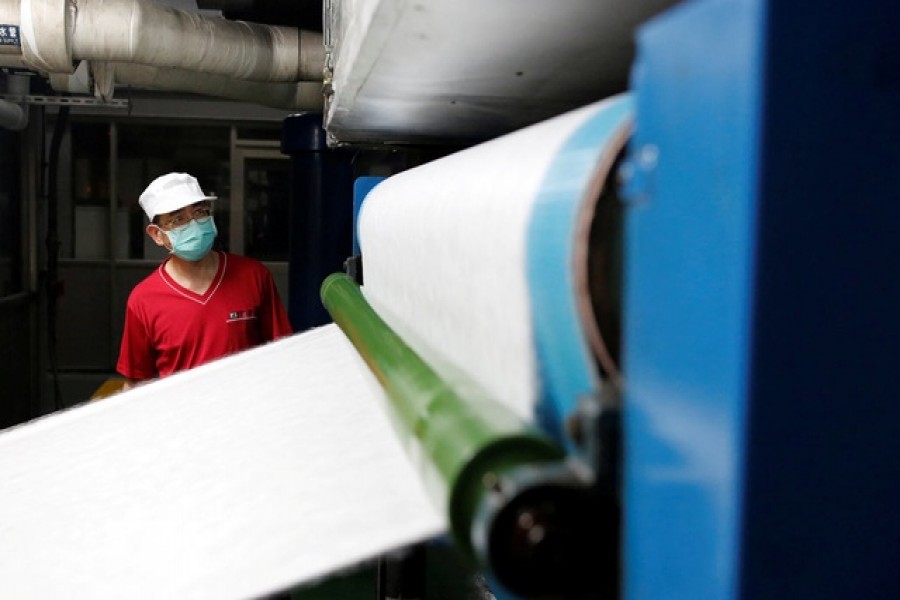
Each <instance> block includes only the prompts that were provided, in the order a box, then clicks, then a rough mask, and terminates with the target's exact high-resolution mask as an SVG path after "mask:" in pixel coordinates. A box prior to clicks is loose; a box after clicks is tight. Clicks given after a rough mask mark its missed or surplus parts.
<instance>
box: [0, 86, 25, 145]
mask: <svg viewBox="0 0 900 600" xmlns="http://www.w3.org/2000/svg"><path fill="white" fill-rule="evenodd" d="M30 84H31V79H30V78H29V77H28V76H27V75H12V74H9V75H7V76H6V93H7V94H8V95H10V96H19V97H22V98H24V97H25V96H27V95H28V92H29V90H30V87H31V86H30ZM27 126H28V107H27V106H25V105H23V104H18V103H16V102H10V101H8V100H0V127H3V128H4V129H12V130H13V131H22V130H23V129H25V128H26V127H27Z"/></svg>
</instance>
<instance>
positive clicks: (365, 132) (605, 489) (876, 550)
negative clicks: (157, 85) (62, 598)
mask: <svg viewBox="0 0 900 600" xmlns="http://www.w3.org/2000/svg"><path fill="white" fill-rule="evenodd" d="M23 2H24V0H23ZM479 4H481V3H479ZM496 4H497V6H496V7H493V8H488V7H483V6H479V8H478V9H477V10H476V9H475V8H473V5H472V4H468V3H459V2H435V3H429V2H420V3H416V2H401V1H399V0H397V1H390V0H383V1H380V2H379V1H372V2H363V1H360V2H336V1H332V2H325V3H324V26H325V27H324V32H323V38H322V45H323V47H324V53H323V55H322V56H321V61H322V66H323V70H322V72H323V76H322V79H323V81H322V82H321V83H322V86H323V88H322V89H323V92H324V93H323V97H322V100H323V103H322V105H321V107H311V105H305V106H306V108H321V111H322V112H321V113H319V112H317V111H312V112H309V111H307V112H304V113H303V114H298V115H295V116H292V117H290V118H288V119H287V120H286V122H285V130H284V131H285V133H284V138H283V141H282V146H283V149H284V151H285V152H286V153H288V154H290V155H291V156H292V161H293V163H292V164H293V168H294V173H295V176H297V177H298V180H301V179H302V181H304V182H305V183H304V184H303V185H306V188H305V189H304V191H303V194H304V199H302V200H301V199H299V198H298V199H296V200H297V202H298V203H300V202H303V203H307V204H303V213H302V214H303V216H304V218H303V219H298V220H296V221H294V225H295V226H296V227H300V228H304V229H315V230H317V231H318V232H319V233H318V234H317V233H316V232H315V231H306V234H305V235H304V236H303V240H304V241H303V244H302V245H301V246H295V253H294V254H293V255H292V264H291V274H292V279H291V302H292V319H303V328H305V327H310V328H318V327H326V326H327V327H334V326H330V325H326V323H328V322H329V321H332V320H333V321H334V323H335V324H336V327H338V328H340V330H341V331H342V332H343V335H344V336H345V337H346V339H348V340H349V341H350V342H351V344H352V346H353V349H354V352H355V353H357V354H358V356H359V357H360V358H361V361H362V363H365V365H366V368H367V369H368V371H367V372H370V373H371V374H372V375H373V377H374V379H376V380H377V381H378V383H379V385H380V386H381V389H383V393H384V396H385V397H386V398H387V399H388V407H389V412H390V414H391V419H392V422H393V425H394V427H395V429H394V431H395V433H396V435H397V436H398V437H399V438H400V439H401V440H402V445H403V447H404V448H405V449H406V450H408V451H409V455H410V457H411V459H412V461H413V462H414V463H415V466H416V469H417V471H416V472H417V474H418V476H419V477H420V478H421V481H422V482H424V483H423V486H424V487H426V488H428V490H429V492H430V493H431V494H432V496H431V497H432V498H433V499H434V500H435V502H436V504H437V505H438V506H439V507H440V509H441V511H443V514H444V515H446V533H449V535H450V537H451V539H452V541H453V543H454V544H455V545H456V546H457V547H458V548H459V549H460V550H461V551H462V552H463V553H464V554H465V555H466V556H468V557H469V558H470V559H471V561H472V564H473V565H474V568H476V569H478V570H480V571H481V572H483V573H484V574H485V575H486V576H487V577H488V581H489V583H490V584H491V587H492V589H493V591H494V593H495V594H496V595H497V597H498V598H519V597H521V598H530V597H535V598H547V597H554V598H555V597H558V598H612V597H618V598H623V599H630V600H631V599H644V598H653V599H656V598H691V599H693V598H704V599H707V598H708V599H722V600H724V599H732V598H735V599H736V598H741V599H756V598H766V599H770V598H807V597H809V598H896V597H898V596H900V578H898V576H897V574H896V566H895V563H896V562H897V557H900V512H898V511H897V510H896V507H895V505H896V498H897V496H898V493H900V460H898V459H900V443H898V440H900V436H898V434H900V403H898V402H897V396H898V393H897V390H898V389H900V379H898V374H897V373H898V370H897V368H896V362H897V360H898V357H900V327H898V317H897V310H896V307H897V306H900V284H898V278H897V277H896V273H897V269H898V265H900V235H898V234H900V229H898V227H900V203H898V202H896V201H894V199H895V198H896V197H897V190H898V189H900V171H898V170H897V168H896V165H897V164H900V109H898V107H900V77H898V73H900V45H898V44H897V43H896V39H897V35H898V34H900V10H898V8H897V6H895V4H896V3H894V2H891V1H890V0H875V1H873V2H870V3H868V4H865V5H861V4H860V3H851V2H846V1H843V0H840V1H834V2H830V3H827V6H823V5H821V4H817V5H816V6H814V7H810V6H806V5H804V3H798V2H793V3H786V2H770V1H766V0H730V1H728V0H697V1H691V2H678V3H676V2H662V1H661V2H649V1H648V2H632V3H599V4H602V7H600V6H598V3H596V2H591V1H589V0H585V1H581V2H574V1H573V2H565V3H552V4H553V8H552V10H550V9H549V8H545V9H543V10H540V9H538V8H537V6H538V4H541V3H537V2H534V3H527V2H526V3H517V2H512V1H510V2H498V3H496ZM520 4H523V5H526V6H525V8H523V7H522V6H520ZM545 4H549V3H545ZM530 11H533V12H530ZM513 14H516V15H518V17H517V18H518V19H521V20H522V21H520V22H522V23H523V24H522V29H514V28H506V27H505V23H506V22H507V21H508V20H510V18H511V15H513ZM601 14H602V15H603V17H604V18H599V16H598V15H601ZM460 31H462V32H463V33H462V34H459V33H458V32H460ZM454 34H455V35H454ZM236 35H237V34H236ZM564 38H565V39H566V40H567V42H568V43H566V44H563V43H562V42H559V40H562V39H564ZM631 41H633V42H634V45H633V46H631V45H630V42H631ZM454 42H455V43H454ZM557 42H559V43H557ZM75 47H76V48H81V49H80V50H78V51H82V52H86V50H85V46H77V45H76V46H75ZM448 47H449V50H448ZM575 49H579V50H583V54H579V53H578V52H576V51H575ZM29 51H30V50H29ZM60 52H62V50H60ZM457 53H460V55H461V56H465V57H466V58H467V60H465V61H464V60H454V58H453V57H457ZM63 54H64V53H63ZM64 56H65V58H67V59H68V60H69V61H70V62H71V59H72V56H71V55H65V54H64ZM85 56H89V55H88V54H85ZM29 60H31V59H29ZM47 60H48V61H49V60H50V59H47ZM117 60H118V59H117ZM301 62H302V61H301ZM179 68H181V67H179ZM103 69H107V70H106V71H104V70H103ZM115 71H116V72H117V73H118V72H121V73H122V74H124V75H123V76H124V77H127V78H130V79H129V80H131V81H137V80H138V77H139V76H143V75H142V74H141V73H140V72H139V70H138V69H132V68H122V69H121V71H120V70H119V68H118V67H116V69H115ZM108 72H109V69H108V68H107V67H102V68H100V69H99V70H98V71H96V72H95V73H94V77H95V78H96V77H98V75H99V74H101V73H108ZM221 72H222V73H224V72H225V67H222V69H221ZM220 75H221V73H220ZM220 75H210V77H211V78H213V79H214V78H215V77H218V76H220ZM108 81H109V83H108V85H107V88H106V89H107V92H108V93H109V94H111V93H112V90H113V89H114V84H113V83H112V80H108ZM141 81H146V80H143V79H141ZM306 83H308V82H305V83H304V85H303V86H301V87H302V88H303V89H304V90H306V89H307V87H308V86H307V85H306ZM198 85H199V84H198ZM298 89H299V88H298ZM258 92H259V90H258V89H257V88H253V89H250V90H248V91H246V92H244V91H242V92H241V93H242V94H244V93H248V94H253V93H258ZM110 97H111V96H110ZM279 98H282V97H281V96H279ZM320 114H321V118H319V116H318V115H320ZM310 115H313V116H310ZM410 143H416V144H437V143H444V144H447V145H448V146H449V145H451V144H452V145H456V146H462V149H459V150H456V149H454V151H452V152H450V151H448V152H447V153H446V155H445V156H443V157H441V158H439V159H436V160H434V161H429V162H426V163H425V164H422V165H419V166H416V167H415V168H412V169H408V170H405V171H403V172H401V173H397V174H392V175H391V176H388V177H384V178H377V179H375V180H371V181H369V180H366V181H363V182H362V183H363V184H364V185H361V186H359V187H358V188H357V197H356V198H355V201H354V198H352V197H350V196H349V195H348V194H347V190H348V189H350V188H349V187H347V186H343V187H341V191H336V192H335V194H334V195H331V194H330V192H328V193H325V194H323V195H320V196H318V197H317V198H316V199H314V200H312V201H311V200H309V198H308V196H309V189H311V188H316V189H319V190H321V189H323V188H322V186H320V185H319V184H320V183H323V182H324V183H323V185H325V186H328V185H334V184H335V182H337V181H345V180H346V178H348V177H349V175H350V171H349V162H348V161H349V159H348V158H347V155H342V154H341V153H342V152H344V151H345V150H347V149H348V148H355V147H365V146H366V145H371V144H397V145H400V146H402V145H403V144H410ZM309 152H315V153H317V154H315V155H312V154H309ZM301 174H302V178H301V177H300V175H301ZM310 182H312V183H310ZM357 183H360V182H357ZM335 198H339V201H336V200H335ZM309 202H312V204H308V203H309ZM298 205H299V204H298ZM312 215H315V221H314V226H312V225H313V224H312V222H311V221H310V217H311V216H312ZM322 231H328V232H335V233H334V234H333V235H321V232H322ZM299 335H303V334H299ZM285 348H286V349H287V346H285ZM265 350H266V351H268V352H271V351H272V349H265ZM276 350H277V348H276ZM260 356H262V355H260ZM347 360H351V359H347ZM362 363H360V364H362ZM234 364H237V363H234ZM347 364H355V363H352V361H351V362H348V363H347ZM204 373H209V374H210V379H212V375H213V374H214V372H213V371H212V370H207V371H203V370H202V368H201V369H198V374H197V375H196V377H195V378H193V379H192V380H191V381H195V382H196V380H197V378H202V377H203V376H204ZM183 381H184V382H185V385H193V384H191V383H190V381H188V380H187V379H183ZM161 383H162V385H164V386H166V387H165V389H166V390H174V389H177V388H175V387H174V386H175V385H176V384H177V381H176V382H174V383H167V382H161ZM152 385H156V384H152ZM161 389H162V388H161ZM272 389H274V388H272ZM139 393H140V392H139ZM114 406H115V407H116V410H123V411H124V410H127V409H126V408H123V403H119V404H116V405H114ZM91 410H92V411H93V412H91V413H90V414H91V415H94V416H97V415H99V412H100V411H99V409H97V408H91ZM111 410H112V409H111ZM92 418H93V417H92ZM97 418H99V416H98V417H97ZM61 422H62V421H59V423H61ZM47 429H48V428H47V427H45V428H44V429H43V430H38V429H35V430H33V431H46V430H47ZM25 437H26V436H24V435H23V433H22V432H19V433H18V434H13V435H7V436H6V437H5V439H4V436H3V435H0V444H3V443H5V444H6V446H5V447H6V448H8V449H15V448H16V444H18V443H20V441H21V440H23V439H24V438H25ZM32 437H35V436H32ZM0 447H2V446H0ZM4 464H5V463H3V462H2V461H0V472H2V470H3V469H4V468H7V467H4V466H3V465H4ZM9 468H12V467H9ZM35 477H37V476H35ZM29 481H31V480H29ZM35 481H36V479H35ZM0 496H2V494H0ZM22 497H24V496H22ZM359 500H360V501H364V500H365V499H362V498H361V499H359ZM0 502H2V500H0ZM426 529H427V528H426ZM2 531H3V529H2V526H0V548H2V544H3V542H2V538H3V535H2ZM431 531H432V533H433V532H434V531H433V530H431ZM413 537H415V536H413ZM408 541H409V543H411V544H414V543H419V542H421V541H422V539H421V537H417V538H416V539H410V540H408ZM391 549H392V548H383V549H381V550H383V551H387V550H391ZM11 555H12V553H7V554H6V555H4V554H2V550H0V557H3V556H11ZM0 568H2V562H0ZM320 574H321V573H320ZM281 582H282V583H284V582H283V581H281ZM104 591H106V590H104ZM200 595H202V594H200Z"/></svg>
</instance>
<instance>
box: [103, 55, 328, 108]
mask: <svg viewBox="0 0 900 600" xmlns="http://www.w3.org/2000/svg"><path fill="white" fill-rule="evenodd" d="M91 68H92V70H93V71H94V77H95V78H96V79H101V80H106V81H113V80H114V81H115V82H116V83H119V84H128V85H134V86H138V87H149V88H157V89H166V90H178V91H182V92H191V93H196V94H204V95H207V96H216V97H220V98H228V99H231V100H239V101H242V102H255V103H257V104H263V105H265V106H269V107H272V108H280V109H284V110H290V111H301V110H303V111H321V110H322V104H323V96H322V84H321V82H316V81H298V82H286V83H277V82H275V83H261V82H257V81H237V80H234V79H230V78H228V77H224V76H222V75H214V74H210V73H195V72H192V71H186V70H183V69H169V68H160V67H152V66H148V65H139V64H134V63H92V65H91ZM103 70H111V71H113V72H112V73H103V72H102V71H103ZM110 95H111V90H110Z"/></svg>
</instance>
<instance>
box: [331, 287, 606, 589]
mask: <svg viewBox="0 0 900 600" xmlns="http://www.w3.org/2000/svg"><path fill="white" fill-rule="evenodd" d="M321 296H322V302H323V304H324V305H325V307H326V308H327V309H328V312H329V313H330V314H331V316H332V318H333V319H334V321H335V323H336V324H337V325H338V326H339V327H340V328H341V330H342V331H343V332H344V333H345V335H346V336H347V337H348V338H349V339H350V341H351V342H352V344H353V345H354V347H355V348H356V350H357V351H358V352H359V354H360V356H361V357H362V358H363V360H364V361H365V362H366V364H367V365H368V366H369V368H370V370H371V371H372V373H374V375H375V376H376V377H377V379H378V380H379V382H380V383H381V385H382V387H383V388H384V390H385V392H386V394H387V396H388V398H389V399H390V403H391V406H392V407H393V411H394V415H393V417H394V421H395V424H398V426H399V427H401V428H402V431H401V434H403V435H406V436H407V437H410V436H411V437H413V438H415V439H416V440H417V442H418V443H419V444H420V446H421V448H422V450H423V451H424V454H425V455H426V456H427V458H428V460H429V462H430V466H429V465H426V468H427V469H429V471H431V472H429V473H425V475H426V477H431V476H432V473H434V472H436V473H437V474H438V475H439V479H440V480H441V481H442V482H443V483H444V486H443V494H444V497H443V498H441V500H442V501H443V502H445V503H446V506H447V510H448V517H449V522H450V529H451V533H452V534H453V537H454V539H455V541H456V543H457V545H458V546H459V547H460V548H461V549H462V550H463V551H464V552H465V553H466V554H467V555H469V556H470V557H471V558H473V559H474V560H475V561H476V562H477V563H478V564H479V565H481V566H482V567H485V568H487V569H488V570H490V571H492V572H493V573H494V574H495V575H497V576H498V578H499V579H500V580H501V581H503V582H504V584H505V585H506V586H507V587H508V588H509V589H511V590H512V591H520V592H522V591H524V590H526V589H527V590H529V591H534V590H535V589H542V588H543V587H545V585H544V584H545V583H546V581H545V580H554V581H556V582H558V581H559V580H561V579H562V580H567V581H569V582H571V581H572V580H573V578H574V577H577V576H579V575H580V576H583V575H582V574H577V575H576V574H573V573H572V571H573V570H576V569H577V568H578V566H579V565H581V564H582V561H581V560H579V559H577V558H576V559H572V558H571V557H570V554H571V553H572V552H573V547H574V545H577V544H580V543H581V542H582V541H583V540H579V541H577V542H576V541H573V540H574V537H573V532H580V531H581V530H583V529H585V525H586V524H585V523H584V522H582V521H580V519H581V518H582V516H583V515H584V514H585V511H587V512H590V511H591V510H592V507H589V506H586V505H585V502H584V493H583V487H584V486H583V485H582V483H583V482H579V481H577V480H575V481H573V479H577V478H573V477H572V476H571V474H570V473H569V472H568V470H567V468H566V467H565V465H564V463H563V460H562V459H563V458H564V453H563V451H562V450H561V449H560V448H559V447H558V446H557V445H555V444H554V443H553V442H552V441H551V440H550V439H549V438H547V437H546V436H544V435H543V434H542V433H541V432H540V431H538V430H536V429H535V428H532V427H530V426H528V425H527V424H525V423H523V422H522V421H521V420H520V419H519V418H518V417H517V416H516V415H514V414H513V413H512V412H511V411H509V410H508V409H507V408H506V407H504V406H502V405H500V404H499V403H497V402H495V401H492V400H490V399H487V398H484V397H479V398H466V397H462V396H461V395H460V394H459V393H457V391H456V390H454V389H453V388H452V387H451V386H450V385H449V384H447V383H446V382H444V381H443V380H442V379H441V378H440V377H439V376H438V375H437V374H436V373H435V372H434V370H432V369H431V367H429V366H428V364H426V363H425V362H424V361H423V360H422V359H421V358H420V357H419V356H418V355H417V354H416V353H415V352H414V351H413V350H412V349H411V348H410V347H409V346H408V345H407V344H406V343H405V342H404V341H403V340H402V339H401V338H400V337H399V336H398V335H397V334H396V333H394V332H393V331H392V330H391V329H390V327H388V326H387V324H386V323H385V322H384V321H383V320H382V319H381V318H380V317H379V316H378V314H377V313H376V312H375V311H374V310H373V309H372V308H371V307H370V306H369V304H368V303H367V302H366V300H365V297H364V296H363V294H362V291H361V290H360V288H359V286H358V285H357V284H356V283H355V282H354V281H353V280H352V279H350V278H349V277H348V276H346V275H344V274H341V273H336V274H333V275H330V276H329V277H328V278H327V279H325V281H324V282H323V284H322V287H321ZM569 542H572V543H569ZM570 546H572V547H570ZM577 552H579V553H580V552H582V549H581V548H580V547H579V548H578V550H577ZM551 563H552V565H556V566H557V568H549V567H551Z"/></svg>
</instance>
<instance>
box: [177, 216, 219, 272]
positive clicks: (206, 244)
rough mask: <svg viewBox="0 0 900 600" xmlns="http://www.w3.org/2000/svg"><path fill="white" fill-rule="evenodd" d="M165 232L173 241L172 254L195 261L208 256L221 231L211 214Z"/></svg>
mask: <svg viewBox="0 0 900 600" xmlns="http://www.w3.org/2000/svg"><path fill="white" fill-rule="evenodd" d="M165 233H166V235H167V236H169V242H171V243H172V250H171V252H172V254H174V255H175V256H177V257H178V258H183V259H184V260H189V261H192V262H193V261H198V260H200V259H201V258H203V257H204V256H206V254H207V253H208V252H209V251H210V249H211V248H212V245H213V241H215V239H216V235H217V234H218V233H219V232H218V230H217V229H216V224H215V222H214V221H213V218H212V217H211V216H210V217H202V218H199V219H192V220H191V221H190V222H189V223H188V224H187V225H182V226H181V227H177V228H175V229H172V230H170V231H166V232H165Z"/></svg>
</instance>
